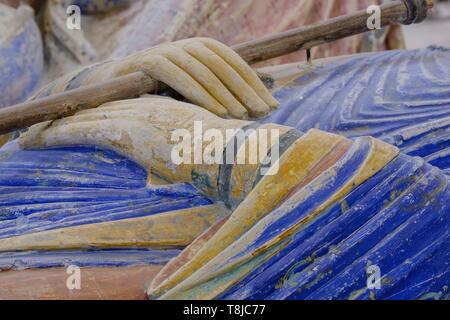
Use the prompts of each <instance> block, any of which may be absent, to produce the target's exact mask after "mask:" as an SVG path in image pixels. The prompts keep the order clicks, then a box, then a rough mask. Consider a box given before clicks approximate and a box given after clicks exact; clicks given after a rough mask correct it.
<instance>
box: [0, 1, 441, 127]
mask: <svg viewBox="0 0 450 320" xmlns="http://www.w3.org/2000/svg"><path fill="white" fill-rule="evenodd" d="M432 7H433V2H432V0H401V1H393V2H391V3H388V4H384V5H381V6H380V9H381V25H382V26H386V25H389V24H391V23H402V24H411V23H419V22H421V21H423V20H424V19H425V17H426V13H427V10H428V9H430V8H432ZM368 18H369V14H368V13H367V12H366V10H362V11H359V12H357V13H355V14H349V15H345V16H340V17H337V18H334V19H331V20H328V21H325V22H323V23H319V24H316V25H310V26H304V27H301V28H297V29H292V30H289V31H286V32H282V33H277V34H274V35H270V36H268V37H264V38H261V39H258V40H253V41H249V42H245V43H243V44H240V45H237V46H234V47H233V49H234V50H235V51H236V52H237V53H238V54H239V55H240V56H241V57H242V58H243V59H244V60H245V61H247V62H248V63H250V64H251V63H255V62H259V61H263V60H267V59H271V58H275V57H279V56H282V55H285V54H289V53H292V52H295V51H298V50H302V49H311V48H313V47H315V46H318V45H321V44H324V43H328V42H332V41H335V40H337V39H341V38H344V37H348V36H352V35H356V34H359V33H362V32H366V31H369V29H368V27H367V20H368ZM155 88H156V81H155V80H153V79H151V78H150V77H149V76H147V75H145V74H144V73H142V72H134V73H131V74H129V75H126V76H121V77H117V78H115V79H112V80H110V81H106V82H102V83H99V84H97V85H89V86H85V87H80V88H77V89H73V90H68V91H65V92H62V93H59V94H55V95H51V96H48V97H45V98H41V99H36V100H33V101H28V102H24V103H21V104H17V105H14V106H10V107H6V108H4V109H1V110H0V134H4V133H8V132H11V131H15V130H20V129H23V128H26V127H29V126H31V125H33V124H36V123H39V122H43V121H47V120H55V119H58V118H61V117H67V116H70V115H73V114H75V113H76V112H77V111H80V110H85V109H90V108H95V107H97V106H99V105H101V104H103V103H106V102H110V101H115V100H121V99H130V98H134V97H138V96H139V95H141V94H144V93H150V92H154V90H155Z"/></svg>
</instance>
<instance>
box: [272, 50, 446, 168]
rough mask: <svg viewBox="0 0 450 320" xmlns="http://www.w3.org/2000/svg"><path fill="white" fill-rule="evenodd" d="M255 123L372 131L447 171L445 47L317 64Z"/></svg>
mask: <svg viewBox="0 0 450 320" xmlns="http://www.w3.org/2000/svg"><path fill="white" fill-rule="evenodd" d="M275 96H276V98H277V99H278V100H279V101H280V103H281V106H280V108H279V109H278V110H276V111H275V112H273V113H272V114H270V116H269V117H267V118H266V119H264V120H263V122H275V123H279V124H284V125H288V126H291V127H294V128H296V129H298V130H300V131H307V130H308V129H310V128H317V129H321V130H324V131H328V132H332V133H336V134H340V135H344V136H347V137H360V136H365V135H367V136H373V137H375V138H379V139H381V140H384V141H386V142H388V143H390V144H393V145H395V146H398V147H399V148H400V149H401V150H402V152H403V153H405V154H408V155H411V156H420V157H422V158H424V159H425V160H426V161H428V162H429V163H431V164H432V165H434V166H437V167H438V168H441V169H442V170H444V172H446V173H447V174H449V173H450V129H449V128H450V49H446V48H440V47H430V48H427V49H422V50H401V51H400V50H399V51H384V52H380V53H375V54H368V55H361V56H354V57H352V58H350V59H345V60H342V61H338V62H334V63H331V64H328V65H326V66H323V67H318V68H316V69H315V70H314V71H312V72H311V73H309V74H307V75H305V76H302V77H300V78H298V79H297V80H296V81H294V82H293V83H292V84H290V85H289V86H287V87H286V88H283V89H281V90H279V91H278V92H277V93H276V94H275Z"/></svg>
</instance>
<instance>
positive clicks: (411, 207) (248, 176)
mask: <svg viewBox="0 0 450 320" xmlns="http://www.w3.org/2000/svg"><path fill="white" fill-rule="evenodd" d="M173 114H177V115H179V116H178V117H175V118H174V117H173ZM199 119H201V120H203V126H204V129H205V130H206V129H209V128H217V129H218V130H219V131H221V132H224V131H225V130H226V129H239V128H241V129H246V128H260V127H262V128H277V129H279V132H280V140H279V145H278V146H279V150H280V157H279V162H278V164H279V169H278V171H277V172H276V174H275V175H261V168H262V166H261V165H239V164H234V165H233V164H225V165H224V164H220V162H219V163H213V164H180V165H174V164H173V162H172V160H171V150H172V147H174V146H176V144H177V141H172V139H171V132H172V131H173V129H175V128H183V129H185V130H187V131H188V132H190V133H194V131H193V130H194V121H195V120H199ZM94 123H95V125H93V124H94ZM231 140H232V139H230V140H227V141H222V143H221V145H222V148H223V154H226V150H227V149H228V147H229V146H230V143H231ZM93 146H95V147H93ZM318 146H320V147H318ZM207 147H208V145H203V147H202V148H203V149H202V150H203V151H205V150H206V148H207ZM242 148H243V146H242V145H241V147H238V148H234V147H233V148H232V150H233V149H234V150H235V151H234V154H235V157H237V156H238V154H239V152H240V150H241V149H242ZM274 148H276V145H274V144H272V145H271V147H270V148H269V149H268V153H267V155H269V153H271V152H273V150H275V149H274ZM27 153H28V154H27ZM121 154H122V155H126V158H124V157H123V156H121ZM219 154H220V153H219ZM58 155H59V156H58ZM0 157H1V159H2V160H1V166H3V167H5V168H11V169H12V171H7V170H4V171H2V172H4V173H3V174H2V177H3V179H2V187H1V188H2V195H3V197H4V200H3V203H2V207H1V208H2V218H3V219H2V223H3V225H1V227H0V228H1V230H2V234H3V236H1V238H2V239H0V251H1V252H2V256H1V259H0V263H1V264H2V265H3V266H9V267H10V268H11V267H12V268H13V269H20V270H22V271H7V272H1V273H0V278H1V281H2V284H5V285H4V286H2V288H3V289H0V295H3V296H4V297H11V295H12V293H11V289H10V288H11V285H12V282H13V281H14V285H15V286H16V287H18V288H19V290H18V291H15V292H16V296H17V295H19V296H20V294H24V290H21V289H20V288H23V287H22V285H30V283H34V284H36V281H38V280H36V279H37V278H36V277H35V275H36V272H38V274H40V275H41V276H42V275H44V276H46V277H48V279H58V281H59V280H61V276H58V275H57V274H58V272H59V273H61V272H62V271H61V269H60V268H58V267H61V266H65V265H67V264H69V263H71V262H73V264H75V265H77V264H81V265H82V266H88V268H87V269H86V272H88V273H87V274H89V275H91V276H92V277H94V279H98V278H95V277H98V276H99V274H100V273H99V272H100V271H98V270H100V269H98V268H109V269H105V271H107V272H108V274H109V275H110V277H111V279H119V280H120V279H122V280H121V281H124V280H123V279H129V281H130V286H131V287H132V288H136V287H139V286H136V283H139V282H141V283H142V284H141V287H142V288H144V283H147V285H148V290H147V293H148V294H149V296H150V297H152V298H156V297H158V298H168V299H178V298H198V299H212V298H244V299H253V298H255V299H310V298H318V299H329V298H330V299H355V298H358V299H370V298H376V299H389V298H414V299H416V298H427V299H428V298H442V299H445V298H448V292H447V291H446V288H447V287H448V284H449V272H448V267H449V266H448V261H449V259H448V255H449V233H448V231H449V221H450V220H449V217H448V214H449V212H450V210H449V207H448V198H449V195H450V194H449V187H448V179H447V178H446V177H445V175H443V174H442V172H440V170H439V169H436V168H434V167H432V166H430V165H429V164H427V163H426V162H424V161H423V160H421V159H420V158H411V157H409V156H406V155H402V154H399V152H398V150H397V148H395V147H393V146H391V145H388V144H386V143H384V142H381V141H380V140H376V139H374V138H370V137H361V138H356V139H355V140H348V139H346V138H344V137H342V136H337V135H334V134H330V133H326V132H323V131H320V130H316V129H312V130H309V131H307V132H305V133H302V132H299V131H296V130H293V129H291V128H289V127H284V126H279V125H271V124H257V123H254V122H248V121H243V120H224V119H221V118H219V117H217V116H215V115H213V114H211V113H209V112H208V111H206V110H205V109H203V108H200V107H197V106H194V105H190V104H186V103H182V102H176V101H174V100H172V99H168V98H155V97H148V98H141V99H133V100H126V101H117V102H114V103H108V104H105V105H103V106H100V107H98V108H96V109H92V110H86V111H82V112H79V113H77V114H76V115H74V116H72V117H68V118H64V119H61V120H57V121H53V122H47V123H42V124H39V125H35V126H33V127H31V128H30V129H29V131H28V132H27V133H25V134H23V135H22V136H21V137H20V140H19V141H14V142H13V143H10V144H8V145H7V146H5V147H3V148H2V150H1V156H0ZM60 157H62V158H60ZM44 159H47V160H44ZM61 170H63V172H61ZM145 173H147V174H145ZM150 173H151V174H156V175H158V176H159V177H161V178H163V179H164V180H166V181H168V182H170V183H178V184H179V183H183V185H173V184H172V185H169V186H156V185H152V184H146V182H145V181H146V180H147V179H148V178H147V177H146V175H149V176H150V181H152V175H151V174H150ZM63 177H64V178H63ZM193 186H195V187H196V188H195V189H194V188H193ZM116 190H117V191H120V192H116ZM50 191H51V192H50ZM64 191H68V192H66V193H65V194H64ZM30 192H32V193H30ZM200 192H202V193H200ZM11 193H12V194H14V197H8V194H9V195H11ZM143 194H144V196H142V195H143ZM202 194H203V195H202ZM204 194H207V195H209V196H208V197H205V196H204ZM8 199H9V200H8ZM11 199H15V200H11ZM118 200H119V204H120V203H121V202H120V201H122V200H124V201H131V202H129V204H127V205H125V208H127V209H126V210H125V211H124V210H120V208H118V210H115V209H116V208H115V205H114V206H112V204H111V202H110V201H114V202H117V201H118ZM5 201H6V202H5ZM8 201H14V203H9V202H8ZM222 203H223V204H224V205H225V206H226V207H227V208H228V209H229V210H230V211H228V210H227V209H222V208H223V205H222ZM159 204H160V205H159ZM61 208H63V209H64V210H61ZM144 208H145V209H144ZM183 208H184V209H183ZM172 210H176V211H172ZM49 220H50V221H52V222H51V223H49ZM28 226H32V228H29V227H28ZM188 244H190V245H188ZM186 245H188V246H187V247H186V248H185V249H184V250H183V251H182V252H181V253H180V252H179V251H176V250H177V249H179V248H180V247H182V246H186ZM118 249H120V250H118ZM12 251H14V252H12ZM178 253H179V254H178ZM175 256H176V257H175ZM171 257H172V259H171V260H170V262H169V263H167V264H166V266H165V267H163V268H162V269H161V267H159V269H157V270H159V273H158V275H156V271H157V270H154V269H153V270H145V272H144V271H142V270H141V269H136V268H138V267H139V266H141V268H143V267H145V266H147V267H150V266H151V265H154V264H163V263H165V262H166V261H167V259H170V258H171ZM371 265H375V266H377V267H379V268H380V270H381V272H382V274H381V275H382V279H381V289H380V290H375V289H373V290H372V289H368V288H367V274H366V273H367V270H368V269H367V268H368V267H369V266H371ZM111 266H115V267H116V268H112V269H111ZM89 267H90V268H91V269H89ZM49 268H50V269H49ZM92 268H94V270H92ZM124 268H128V269H124ZM131 268H133V269H131ZM23 269H24V270H23ZM44 270H48V271H50V270H53V271H52V272H51V273H46V274H43V272H44ZM82 270H84V269H82ZM124 270H127V272H128V275H127V272H124ZM97 271H98V273H95V272H97ZM89 272H90V273H89ZM18 273H19V274H20V276H18V275H17V274H18ZM143 277H147V280H145V281H144V280H143ZM152 278H153V282H152V283H151V284H150V282H149V281H150V280H151V279H152ZM19 279H22V282H20V281H19ZM33 279H34V280H33ZM41 279H42V278H41ZM33 281H34V282H33ZM50 282H51V281H50ZM53 282H54V283H55V285H54V286H53V287H51V288H50V289H48V290H47V291H51V293H52V294H53V296H52V297H64V296H66V297H67V289H66V291H64V289H62V288H59V291H57V289H55V288H58V285H57V283H58V282H57V281H56V280H53ZM1 290H3V291H1ZM52 290H53V291H52ZM102 290H103V294H104V296H108V294H109V295H112V292H114V290H116V292H117V290H119V289H118V288H117V287H116V288H115V289H114V290H113V289H111V288H106V289H105V288H103V289H102ZM136 290H137V289H136ZM43 291H44V293H41V294H42V295H44V294H48V292H45V290H43ZM55 291H57V292H55ZM119 291H120V290H119ZM38 294H39V292H38ZM24 295H26V294H24ZM29 295H30V292H29V291H28V296H29ZM42 295H41V296H42ZM124 296H125V297H128V298H130V297H131V296H132V297H136V296H138V294H136V291H133V292H132V293H129V292H128V293H127V294H125V293H123V292H122V297H124ZM97 298H98V297H97Z"/></svg>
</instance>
